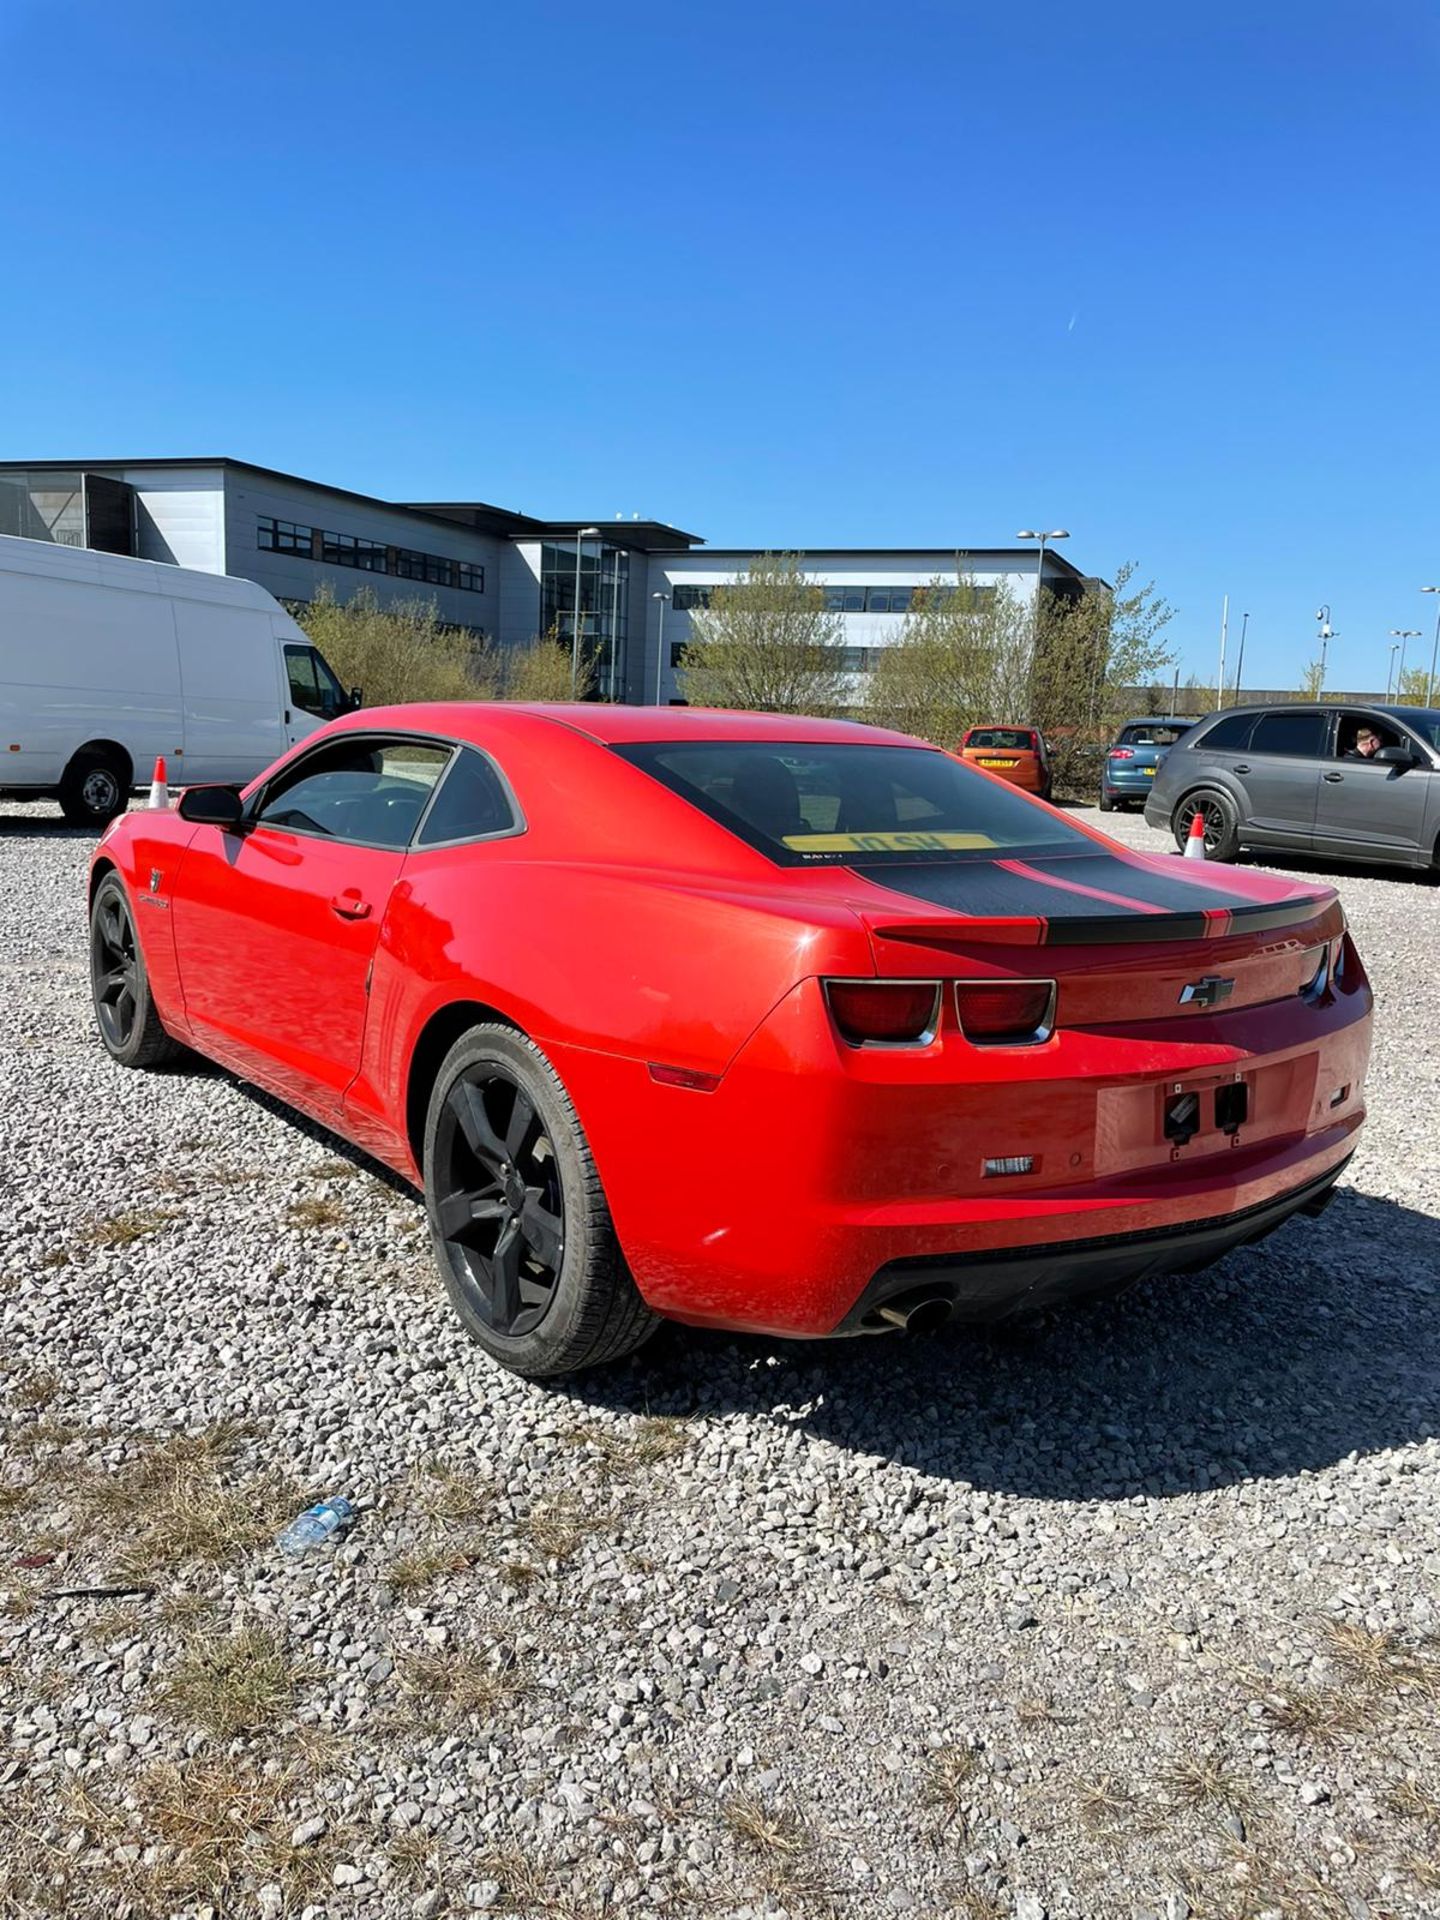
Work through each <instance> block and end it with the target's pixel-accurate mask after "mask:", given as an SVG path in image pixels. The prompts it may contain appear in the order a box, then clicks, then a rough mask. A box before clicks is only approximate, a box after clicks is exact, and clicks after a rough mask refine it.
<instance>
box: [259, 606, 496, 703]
mask: <svg viewBox="0 0 1440 1920" xmlns="http://www.w3.org/2000/svg"><path fill="white" fill-rule="evenodd" d="M296 618H297V620H298V621H299V623H300V625H301V626H302V627H303V628H304V629H305V632H306V634H307V635H308V636H309V638H310V639H311V640H312V641H313V642H314V644H315V645H316V646H317V647H318V648H319V649H320V651H321V652H322V653H323V654H324V656H325V658H326V659H327V660H328V661H329V662H330V665H331V666H332V667H333V668H334V669H335V672H336V673H337V674H338V675H339V677H340V680H341V683H342V685H344V686H347V687H351V686H358V687H359V688H360V689H361V691H362V693H363V694H364V698H365V704H366V705H367V706H371V707H377V706H378V707H384V706H394V705H397V704H401V703H403V702H405V701H409V700H483V699H486V698H487V697H489V696H490V695H491V693H492V692H493V689H494V666H493V660H494V656H493V654H492V652H491V649H490V648H489V646H488V645H487V644H486V642H484V641H483V640H480V639H478V638H477V637H476V636H475V635H474V634H473V633H467V632H466V630H465V629H464V628H463V627H453V626H449V625H447V624H446V623H445V622H444V621H443V620H442V619H441V618H440V615H439V613H438V611H437V610H436V606H435V602H434V601H433V600H397V601H392V602H391V603H390V604H389V605H387V606H384V607H382V606H381V605H380V603H379V602H378V601H377V600H376V598H375V594H374V592H373V590H372V589H371V588H369V587H362V588H361V589H360V591H359V592H358V593H356V594H355V595H354V596H353V598H352V599H350V600H345V601H340V600H337V599H336V598H335V595H334V593H333V592H332V590H331V589H330V587H329V586H322V587H321V589H320V591H319V592H318V593H317V594H316V595H315V598H314V599H313V600H312V601H311V602H310V604H309V605H308V606H306V607H301V608H300V609H299V610H298V611H297V613H296Z"/></svg>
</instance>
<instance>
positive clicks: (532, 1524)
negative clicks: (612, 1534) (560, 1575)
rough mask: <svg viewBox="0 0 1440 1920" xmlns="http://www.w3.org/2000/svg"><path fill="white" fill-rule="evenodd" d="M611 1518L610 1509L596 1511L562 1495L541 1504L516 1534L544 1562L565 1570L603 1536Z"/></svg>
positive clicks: (590, 1506) (528, 1516)
mask: <svg viewBox="0 0 1440 1920" xmlns="http://www.w3.org/2000/svg"><path fill="white" fill-rule="evenodd" d="M612 1518H613V1509H611V1508H608V1507H596V1506H594V1505H592V1504H590V1503H587V1502H586V1501H584V1500H581V1499H579V1498H578V1497H577V1496H576V1495H574V1494H562V1495H560V1496H558V1497H557V1498H556V1499H553V1500H542V1501H538V1502H537V1503H536V1505H535V1506H533V1507H532V1508H531V1509H530V1511H529V1513H527V1514H526V1515H525V1518H524V1519H523V1520H522V1521H521V1522H520V1524H519V1527H518V1529H517V1531H518V1533H519V1535H520V1537H521V1539H522V1540H523V1541H524V1542H525V1543H526V1544H527V1545H528V1546H531V1547H533V1548H534V1550H535V1552H536V1553H538V1554H539V1555H540V1557H541V1559H542V1560H547V1561H553V1562H554V1563H555V1564H556V1565H557V1566H563V1565H564V1564H565V1562H566V1561H567V1560H569V1559H571V1558H572V1557H573V1556H574V1555H575V1553H577V1552H578V1550H579V1548H580V1547H581V1546H582V1544H583V1543H584V1542H585V1541H586V1540H588V1539H589V1538H590V1536H591V1535H592V1534H595V1533H601V1532H603V1531H604V1529H605V1527H606V1526H607V1525H608V1523H609V1522H610V1520H611V1519H612Z"/></svg>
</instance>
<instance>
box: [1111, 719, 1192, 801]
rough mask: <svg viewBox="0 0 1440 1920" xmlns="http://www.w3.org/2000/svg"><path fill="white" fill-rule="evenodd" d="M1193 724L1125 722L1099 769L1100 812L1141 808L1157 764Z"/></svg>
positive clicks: (1157, 770)
mask: <svg viewBox="0 0 1440 1920" xmlns="http://www.w3.org/2000/svg"><path fill="white" fill-rule="evenodd" d="M1194 724H1195V722H1194V721H1193V720H1177V719H1174V718H1173V717H1168V718H1164V719H1154V720H1127V721H1126V722H1125V724H1124V726H1123V727H1121V729H1120V731H1119V733H1118V734H1117V735H1116V736H1115V741H1114V744H1113V746H1111V747H1110V749H1109V750H1108V752H1107V753H1106V755H1105V764H1104V765H1103V766H1102V767H1101V769H1100V811H1101V812H1102V813H1113V812H1114V810H1115V808H1116V807H1137V806H1138V807H1143V806H1144V805H1145V802H1146V801H1147V800H1148V799H1149V798H1150V789H1151V787H1152V786H1153V785H1154V783H1155V776H1156V774H1157V773H1158V772H1159V770H1160V762H1161V761H1162V760H1163V759H1164V758H1165V755H1166V754H1167V753H1168V752H1169V751H1170V749H1171V747H1173V746H1174V744H1175V742H1176V741H1177V740H1179V739H1181V738H1183V736H1184V735H1185V734H1186V733H1187V732H1188V731H1189V730H1190V728H1191V727H1193V726H1194Z"/></svg>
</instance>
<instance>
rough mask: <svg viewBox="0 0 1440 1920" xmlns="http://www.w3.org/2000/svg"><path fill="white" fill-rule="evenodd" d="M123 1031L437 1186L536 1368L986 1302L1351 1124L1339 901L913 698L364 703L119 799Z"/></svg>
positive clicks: (475, 1318)
mask: <svg viewBox="0 0 1440 1920" xmlns="http://www.w3.org/2000/svg"><path fill="white" fill-rule="evenodd" d="M90 897H91V917H90V926H91V938H90V953H91V968H92V975H93V981H94V994H95V1006H96V1012H97V1016H98V1020H99V1025H100V1031H101V1034H102V1036H103V1038H104V1042H105V1045H106V1046H107V1047H108V1048H109V1050H110V1052H111V1054H112V1055H113V1056H114V1057H115V1059H116V1060H118V1061H120V1062H122V1063H123V1064H125V1065H128V1066H137V1067H140V1066H153V1065H158V1064H159V1063H160V1062H162V1061H164V1060H166V1059H168V1058H170V1057H172V1056H173V1055H175V1054H176V1053H177V1052H178V1051H179V1050H180V1049H181V1048H183V1047H190V1048H194V1049H196V1050H197V1051H198V1052H200V1053H203V1054H208V1055H209V1056H210V1057H211V1058H213V1059H215V1060H217V1061H220V1062H221V1063H223V1064H224V1065H225V1066H226V1067H229V1068H231V1069H232V1070H233V1071H234V1072H235V1073H237V1074H239V1075H241V1076H242V1077H243V1078H245V1079H247V1080H251V1081H255V1082H257V1083H258V1084H260V1085H262V1086H264V1087H266V1088H268V1089H270V1090H271V1091H272V1092H273V1093H275V1094H277V1095H279V1096H280V1098H281V1099H283V1100H285V1101H287V1102H289V1103H290V1104H292V1105H293V1106H296V1107H298V1108H301V1109H302V1110H303V1111H304V1112H306V1113H308V1114H311V1115H313V1116H314V1117H315V1118H316V1119H318V1120H320V1121H322V1122H324V1124H325V1125H326V1126H328V1127H332V1128H334V1129H335V1130H336V1131H337V1132H339V1133H342V1134H344V1135H346V1136H347V1137H348V1138H349V1139H350V1140H352V1141H354V1142H355V1143H356V1144H357V1145H358V1146H360V1147H363V1148H365V1149H366V1150H367V1151H369V1152H370V1153H372V1154H375V1155H377V1156H378V1157H379V1158H380V1159H381V1160H383V1161H385V1162H387V1163H388V1164H389V1165H390V1166H392V1167H394V1168H396V1169H398V1170H399V1172H401V1173H402V1174H403V1175H404V1176H405V1177H406V1178H407V1179H409V1180H410V1181H412V1182H414V1183H415V1184H416V1185H417V1186H421V1187H423V1189H424V1192H425V1196H426V1201H427V1205H428V1211H429V1220H430V1228H431V1233H432V1235H433V1238H434V1246H435V1253H436V1257H437V1259H438V1262H439V1265H440V1269H441V1272H442V1274H443V1276H444V1280H445V1285H446V1287H447V1288H448V1290H449V1293H450V1297H451V1299H452V1301H453V1303H454V1305H455V1308H456V1311H457V1312H458V1314H459V1316H460V1318H461V1320H462V1321H463V1322H464V1324H465V1326H466V1327H467V1328H468V1330H469V1331H470V1332H471V1333H472V1334H473V1335H474V1337H475V1338H476V1339H477V1340H479V1341H480V1343H481V1344H482V1345H483V1346H484V1347H485V1348H486V1349H487V1350H488V1351H489V1352H490V1353H491V1354H493V1355H494V1356H495V1358H496V1359H498V1360H500V1361H502V1362H504V1364H506V1365H507V1366H510V1367H512V1368H514V1369H516V1370H517V1371H519V1372H522V1373H527V1374H532V1375H543V1374H556V1373H563V1372H566V1371H569V1370H571V1369H574V1368H578V1367H582V1366H586V1365H590V1364H593V1363H595V1362H598V1361H603V1360H609V1359H613V1358H615V1357H616V1356H618V1355H620V1354H623V1353H626V1352H628V1351H629V1350H631V1349H633V1348H635V1347H637V1346H638V1345H639V1344H640V1342H641V1341H642V1340H643V1339H644V1338H645V1337H646V1335H647V1333H648V1332H649V1331H650V1329H651V1328H652V1327H653V1325H654V1324H655V1321H656V1318H657V1316H668V1317H670V1318H673V1319H676V1320H683V1321H689V1322H693V1323H696V1324H704V1325H710V1326H723V1327H737V1328H749V1329H754V1330H757V1331H761V1332H765V1333H769V1334H784V1335H794V1336H810V1335H820V1334H837V1333H879V1332H884V1331H885V1330H887V1329H891V1328H898V1327H903V1326H907V1325H911V1326H913V1325H916V1324H926V1325H928V1324H932V1323H936V1322H939V1321H940V1320H943V1319H945V1318H948V1317H952V1316H954V1317H960V1318H980V1317H993V1316H996V1315H1000V1314H1004V1313H1007V1312H1011V1311H1014V1310H1016V1309H1021V1308H1029V1307H1032V1306H1037V1305H1043V1304H1047V1303H1050V1302H1052V1301H1054V1300H1056V1299H1058V1298H1060V1297H1062V1296H1065V1295H1072V1294H1080V1293H1086V1292H1096V1291H1104V1290H1108V1289H1110V1288H1113V1287H1116V1286H1120V1285H1123V1284H1124V1283H1126V1282H1127V1281H1130V1280H1134V1279H1138V1278H1140V1277H1143V1276H1146V1275H1150V1274H1155V1273H1167V1272H1179V1271H1183V1270H1187V1269H1193V1268H1196V1267H1200V1266H1204V1265H1205V1264H1207V1263H1208V1262H1209V1261H1211V1260H1213V1259H1215V1258H1217V1257H1218V1256H1219V1255H1220V1254H1222V1253H1224V1252H1226V1251H1227V1250H1228V1249H1229V1248H1232V1247H1235V1246H1238V1245H1240V1244H1242V1243H1244V1242H1247V1241H1252V1240H1256V1239H1259V1238H1260V1237H1261V1236H1262V1235H1263V1234H1265V1233H1268V1232H1269V1231H1270V1230H1271V1229H1272V1228H1273V1227H1276V1226H1278V1225H1279V1224H1280V1222H1281V1221H1282V1220H1284V1219H1286V1218H1287V1217H1288V1216H1289V1215H1290V1214H1292V1213H1294V1212H1296V1211H1297V1210H1302V1211H1309V1212H1314V1211H1316V1210H1318V1208H1319V1207H1320V1206H1321V1205H1322V1204H1323V1203H1324V1202H1325V1200H1326V1199H1327V1198H1328V1197H1329V1193H1330V1189H1331V1186H1332V1183H1333V1182H1334V1180H1335V1178H1336V1176H1337V1174H1338V1173H1339V1171H1340V1169H1341V1168H1342V1166H1343V1165H1344V1163H1345V1161H1346V1159H1347V1157H1348V1156H1349V1154H1350V1152H1351V1150H1352V1148H1353V1146H1354V1144H1355V1137H1356V1134H1357V1131H1358V1129H1359V1127H1360V1124H1361V1121H1362V1118H1363V1115H1364V1100H1363V1087H1364V1080H1365V1070H1366V1061H1367V1056H1368V1052H1369V1044H1370V1008H1371V996H1370V989H1369V985H1368V982H1367V980H1366V977H1365V972H1364V969H1363V967H1362V966H1361V963H1360V959H1359V956H1358V954H1357V953H1356V951H1355V947H1354V945H1353V943H1352V941H1351V939H1350V937H1349V935H1348V934H1347V933H1346V930H1345V922H1344V917H1343V915H1342V913H1341V909H1340V906H1339V903H1338V901H1337V899H1336V897H1335V894H1334V893H1333V892H1332V891H1331V890H1330V889H1329V888H1328V887H1324V886H1320V885H1315V884H1311V883H1309V882H1296V883H1292V882H1289V881H1282V880H1277V879H1274V878H1271V877H1269V876H1266V875H1262V874H1258V873H1247V872H1244V871H1236V870H1235V869H1233V868H1226V869H1224V870H1223V871H1218V870H1216V869H1214V868H1211V867H1207V866H1205V865H1203V864H1201V863H1198V862H1192V861H1182V860H1179V859H1176V858H1174V857H1169V858H1152V857H1149V856H1146V855H1142V854H1137V853H1133V852H1130V851H1128V850H1126V849H1123V848H1120V847H1117V846H1116V845H1114V844H1113V843H1112V842H1111V841H1109V840H1106V839H1104V838H1103V837H1101V836H1100V835H1099V834H1096V833H1093V832H1091V831H1089V830H1087V829H1085V828H1082V827H1080V826H1078V825H1076V824H1075V823H1074V822H1073V821H1071V820H1068V819H1067V818H1066V817H1065V816H1064V815H1062V814H1060V813H1058V812H1056V811H1054V810H1053V809H1052V808H1050V807H1047V806H1045V805H1043V804H1042V803H1041V802H1039V801H1037V800H1033V799H1030V798H1029V797H1027V796H1026V795H1023V794H1021V793H1018V792H1016V791H1015V790H1014V789H1013V788H1012V787H1008V786H1006V785H1005V784H1003V783H1002V782H1000V781H998V780H996V779H994V778H992V777H991V776H990V775H988V774H985V773H982V772H979V771H976V770H975V769H973V768H971V767H968V766H965V765H963V764H961V763H960V762H958V761H957V760H956V759H955V758H954V757H953V756H951V755H949V754H945V753H941V752H938V751H936V750H934V749H933V748H930V747H927V746H925V745H923V744H922V743H921V742H919V741H916V740H912V739H908V738H907V737H905V736H904V735H902V734H895V733H887V732H882V731H879V730H877V729H874V728H870V727H863V726H857V725H850V724H847V723H844V722H839V721H835V722H831V721H820V720H796V719H790V718H786V717H782V716H775V715H753V714H728V713H714V712H706V711H702V710H699V709H678V710H669V711H665V710H655V709H627V708H624V707H605V706H580V707H552V708H545V707H521V706H486V705H479V704H474V705H469V704H460V705H446V706H439V705H437V706H413V707H397V708H390V709H371V710H368V711H363V712H359V713H353V714H350V715H347V716H346V717H345V718H344V719H342V720H338V721H336V722H334V723H333V724H332V725H330V726H328V727H325V728H322V729H321V730H320V732H318V733H317V734H314V735H312V736H311V737H310V738H309V739H308V740H306V741H305V742H304V743H303V744H302V745H300V746H299V747H297V748H295V749H294V750H293V751H292V752H291V753H289V754H288V755H287V756H286V757H285V758H284V759H283V760H281V761H279V762H278V763H277V764H276V765H275V766H274V767H272V768H271V769H270V770H269V771H268V772H267V773H265V774H262V775H261V777H260V778H259V779H258V780H256V781H255V782H254V783H253V784H252V785H251V786H250V787H248V788H247V789H245V791H244V792H243V793H237V792H236V791H235V790H234V789H232V788H224V787H197V788H191V789H190V790H189V791H187V792H186V793H185V794H184V795H183V796H182V797H181V800H180V802H179V805H178V807H177V808H175V809H173V810H165V811H161V810H158V809H157V810H155V811H149V812H136V813H130V814H126V815H124V816H122V817H121V818H120V819H119V820H117V821H116V822H115V823H114V824H113V825H112V826H111V827H110V829H109V830H108V831H107V832H106V834H105V836H104V838H103V839H102V841H101V843H100V845H99V848H98V850H97V852H96V855H95V860H94V865H93V868H92V871H91V878H90Z"/></svg>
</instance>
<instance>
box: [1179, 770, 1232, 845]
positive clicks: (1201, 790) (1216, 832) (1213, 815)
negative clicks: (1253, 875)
mask: <svg viewBox="0 0 1440 1920" xmlns="http://www.w3.org/2000/svg"><path fill="white" fill-rule="evenodd" d="M1196 813H1199V814H1200V815H1201V816H1202V817H1203V819H1204V822H1205V858H1206V859H1207V860H1234V859H1235V858H1236V857H1237V856H1238V854H1239V852H1240V815H1239V814H1238V813H1237V812H1236V810H1235V802H1234V801H1233V800H1232V799H1231V798H1230V796H1229V794H1228V793H1222V792H1221V791H1220V790H1219V788H1217V787H1197V788H1196V789H1195V791H1194V792H1193V793H1187V794H1186V795H1185V798H1184V799H1183V800H1181V801H1180V802H1179V804H1178V805H1177V806H1176V808H1175V811H1174V812H1173V813H1172V814H1171V816H1170V831H1171V832H1172V833H1173V834H1174V836H1175V845H1176V846H1177V847H1178V848H1179V849H1180V851H1181V853H1183V852H1184V851H1185V842H1186V841H1187V840H1188V839H1189V837H1190V821H1191V818H1192V816H1193V815H1194V814H1196Z"/></svg>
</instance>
